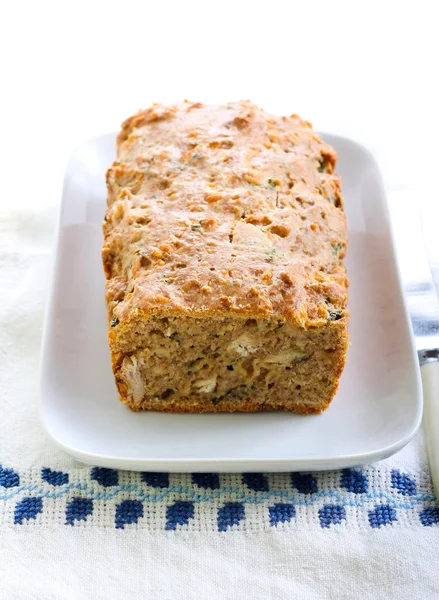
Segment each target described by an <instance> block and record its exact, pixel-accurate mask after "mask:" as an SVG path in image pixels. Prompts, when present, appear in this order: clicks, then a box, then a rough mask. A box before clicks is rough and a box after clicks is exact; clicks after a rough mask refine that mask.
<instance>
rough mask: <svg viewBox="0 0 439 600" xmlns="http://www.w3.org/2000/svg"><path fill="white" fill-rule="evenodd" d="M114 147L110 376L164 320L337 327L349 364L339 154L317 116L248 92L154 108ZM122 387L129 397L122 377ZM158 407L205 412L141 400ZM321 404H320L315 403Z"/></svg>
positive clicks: (108, 248) (109, 226)
mask: <svg viewBox="0 0 439 600" xmlns="http://www.w3.org/2000/svg"><path fill="white" fill-rule="evenodd" d="M117 145H118V160H117V161H116V162H115V163H114V164H113V166H112V167H110V169H109V170H108V173H107V184H108V209H107V213H106V217H105V223H104V245H103V250H102V255H103V263H104V269H105V274H106V277H107V293H106V299H107V309H108V320H109V340H110V346H111V350H112V353H113V369H114V371H115V374H116V376H117V371H118V369H119V368H120V365H121V363H122V360H123V356H124V355H125V354H126V353H130V352H135V351H137V349H139V348H141V347H142V345H143V344H144V343H145V341H144V339H141V336H139V332H137V334H136V329H139V325H140V324H142V323H146V322H148V320H150V319H151V318H156V317H158V318H165V317H167V316H170V317H179V316H180V317H182V318H191V317H196V318H197V319H199V318H206V319H215V318H218V317H221V318H224V317H226V318H227V317H230V318H235V319H238V320H241V319H249V318H252V319H264V320H273V319H278V320H280V321H282V322H285V323H290V324H293V325H298V326H299V327H301V328H304V329H305V330H308V329H317V330H320V329H321V330H323V329H325V328H328V327H329V328H331V327H334V326H335V325H337V327H338V328H339V331H340V350H341V353H340V358H339V359H338V358H337V361H338V362H337V361H335V362H334V365H333V367H334V366H336V365H338V367H337V368H336V369H335V370H336V372H341V370H342V368H343V364H344V360H345V349H344V350H343V348H345V346H346V343H347V331H346V327H347V319H348V315H347V311H346V302H347V285H348V282H347V278H346V273H345V268H344V265H343V258H344V255H345V249H346V245H347V238H346V222H345V215H344V211H343V199H342V196H341V193H340V179H339V177H338V176H337V175H336V174H335V173H334V167H335V163H336V154H335V151H334V150H333V148H331V147H330V146H328V145H327V144H325V143H324V142H322V141H321V140H320V138H319V137H318V136H317V135H316V134H315V133H314V132H313V131H312V129H311V125H310V124H309V123H307V122H306V121H302V120H301V119H300V118H299V117H298V116H297V115H292V116H291V117H274V116H272V115H268V114H266V113H264V112H263V111H262V110H260V109H259V108H257V107H256V106H254V105H253V104H251V103H250V102H247V101H244V102H238V103H229V104H228V105H226V106H222V107H210V106H204V105H202V104H200V103H190V102H185V103H183V104H180V105H175V106H169V107H166V106H162V105H153V106H152V107H151V108H149V109H147V110H145V111H141V112H139V113H138V114H137V115H134V116H133V117H131V118H130V119H127V121H125V123H124V124H123V126H122V131H121V133H120V134H119V136H118V139H117ZM335 321H337V323H335ZM338 376H339V375H337V374H336V381H335V382H334V385H333V386H332V388H331V389H332V390H333V391H332V392H331V393H332V395H333V393H335V389H336V385H337V382H338ZM124 386H125V387H124ZM119 391H120V394H121V397H125V401H127V395H129V392H128V391H127V389H126V382H125V383H124V382H121V383H120V384H119ZM330 396H331V394H330V393H328V398H329V397H330ZM331 397H332V396H331ZM282 402H283V407H284V408H285V401H282ZM328 402H329V400H328ZM128 403H129V404H130V405H132V404H133V403H132V402H131V401H130V400H129V399H128ZM156 404H158V405H159V406H160V410H172V411H176V410H184V411H186V410H193V411H196V412H200V411H203V410H209V408H208V406H207V408H206V407H204V404H203V401H200V402H199V403H198V404H197V403H196V402H195V401H194V404H193V407H194V408H193V409H191V408H190V406H189V404H188V403H187V402H186V404H185V405H179V404H178V402H177V400H176V399H175V401H174V402H171V400H168V401H167V403H166V406H162V405H163V402H162V401H161V404H160V399H155V400H154V398H150V399H149V400H148V399H147V398H145V399H144V401H143V403H142V408H145V409H157V406H156ZM326 405H327V399H322V406H321V407H320V408H319V409H318V410H322V409H323V408H325V407H326ZM227 406H228V404H227V401H223V402H222V403H221V407H218V408H217V407H215V406H214V407H211V408H210V410H212V411H215V410H264V408H263V406H268V407H269V408H267V410H268V409H269V410H273V409H275V403H273V402H271V403H270V402H266V403H265V404H261V403H259V404H257V403H254V404H252V401H251V400H244V399H242V402H241V403H240V408H237V407H236V404H234V405H233V406H235V407H234V408H233V406H232V405H231V406H230V407H229V408H226V407H227ZM136 407H137V408H138V403H134V405H132V408H136ZM153 407H154V408H153ZM279 408H281V407H279ZM287 409H288V408H287ZM294 410H296V411H299V410H300V407H299V408H297V406H296V408H295V409H294ZM310 410H311V409H309V408H308V409H307V408H306V407H305V408H303V410H301V412H306V411H310ZM312 410H314V409H312Z"/></svg>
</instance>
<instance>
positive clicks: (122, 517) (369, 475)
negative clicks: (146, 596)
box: [0, 464, 439, 533]
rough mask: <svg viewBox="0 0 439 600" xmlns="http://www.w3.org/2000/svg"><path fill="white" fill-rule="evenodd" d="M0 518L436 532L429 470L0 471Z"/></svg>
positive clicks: (173, 527)
mask: <svg viewBox="0 0 439 600" xmlns="http://www.w3.org/2000/svg"><path fill="white" fill-rule="evenodd" d="M0 517H1V520H2V521H3V523H8V524H10V525H13V526H15V527H20V528H23V527H38V526H48V525H50V526H66V527H114V528H115V529H120V530H126V529H129V528H133V527H134V528H146V529H150V530H168V531H176V532H178V531H183V530H189V531H201V530H209V531H217V532H220V533H227V532H229V531H232V530H236V529H237V530H242V531H246V530H259V529H264V528H275V529H276V528H283V529H285V528H291V529H295V528H298V527H299V528H300V527H317V528H319V529H322V530H328V529H334V528H343V529H355V528H358V527H366V528H371V529H380V528H385V527H390V528H394V527H407V526H410V527H434V526H439V506H438V504H437V502H436V499H435V497H434V495H433V492H432V488H431V481H430V478H429V476H428V473H424V475H422V474H421V475H420V474H419V473H418V474H414V473H410V472H404V471H401V470H399V469H389V470H387V469H382V468H374V467H368V468H364V469H344V470H342V471H336V472H334V471H333V472H323V473H271V474H268V473H243V474H218V473H193V474H169V473H153V472H151V473H146V472H143V473H136V472H126V471H115V470H113V469H107V468H102V467H93V468H82V469H79V470H78V469H75V470H73V471H72V472H68V471H59V470H54V469H51V468H50V467H47V466H45V467H42V468H41V469H39V470H38V469H36V470H31V471H20V470H18V469H14V467H13V466H10V465H6V464H4V465H2V466H0Z"/></svg>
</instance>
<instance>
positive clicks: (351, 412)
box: [40, 135, 422, 472]
mask: <svg viewBox="0 0 439 600" xmlns="http://www.w3.org/2000/svg"><path fill="white" fill-rule="evenodd" d="M324 137H325V139H326V140H327V141H328V142H329V143H330V144H332V145H333V146H334V147H335V148H336V150H337V152H338V155H339V162H338V172H339V174H340V175H341V177H342V182H343V193H344V197H345V201H346V214H347V220H348V232H349V248H348V256H347V268H348V275H349V278H350V294H349V308H350V313H351V322H350V339H351V346H350V349H349V356H348V361H347V365H346V369H345V371H344V373H343V376H342V379H341V384H340V389H339V392H338V393H337V396H336V397H335V399H334V400H333V403H332V404H331V406H330V408H329V409H328V410H327V411H326V412H325V413H323V414H322V415H316V416H298V415H293V414H284V413H259V414H204V415H193V414H174V415H173V414H162V413H153V412H145V413H133V412H131V411H130V410H129V409H128V408H126V407H125V406H124V405H123V404H121V403H120V402H119V400H118V397H117V393H116V388H115V384H114V381H113V374H112V372H111V366H110V353H109V349H108V344H107V331H106V316H105V306H104V275H103V270H102V265H101V243H102V232H101V224H102V219H103V215H104V207H105V203H106V188H105V170H106V168H107V167H108V166H109V165H110V164H111V162H112V160H113V159H114V146H115V136H114V135H105V136H102V137H98V138H95V139H93V140H91V141H89V142H87V143H85V144H84V145H83V146H81V147H80V148H78V149H77V150H76V152H75V153H74V154H73V156H72V158H71V161H70V163H69V165H68V168H67V172H66V176H65V185H64V192H63V198H62V206H61V213H60V223H59V230H58V244H57V255H56V261H55V271H54V278H53V284H52V292H51V297H50V302H49V306H48V311H47V318H46V325H45V334H44V341H43V354H42V367H41V405H40V409H41V418H42V422H43V424H44V427H45V428H46V430H47V432H48V433H49V435H50V436H51V437H52V438H53V440H54V441H55V442H56V443H57V444H58V445H59V446H61V447H62V448H63V449H64V450H65V451H66V452H68V453H69V454H71V455H73V456H74V457H75V458H77V459H78V460H81V461H83V462H87V463H92V464H95V465H100V466H106V467H113V468H121V469H131V470H145V471H148V470H149V471H154V470H156V471H217V472H219V471H223V472H224V471H289V470H296V471H299V470H318V469H335V468H341V467H348V466H353V465H359V464H364V463H368V462H372V461H375V460H378V459H381V458H385V457H386V456H389V455H390V454H392V453H393V452H396V451H397V450H398V449H400V448H402V447H403V446H404V445H405V444H406V443H407V442H408V441H409V440H410V438H411V437H412V436H413V434H414V433H415V431H416V429H417V428H418V426H419V423H420V419H421V412H422V396H421V385H420V376H419V369H418V365H417V359H416V353H415V350H414V345H413V340H412V336H411V329H410V326H409V322H408V318H407V313H406V311H405V307H404V302H403V297H402V290H401V284H400V281H399V276H398V270H397V266H396V261H395V253H394V249H393V243H392V237H391V230H390V225H389V216H388V211H387V205H386V199H385V195H384V191H383V186H382V181H381V175H380V172H379V170H378V167H377V165H376V163H375V161H374V159H373V158H372V156H371V155H370V154H369V153H368V151H366V150H365V149H364V148H363V147H361V146H360V145H358V144H357V143H355V142H353V141H350V140H348V139H346V138H341V137H337V136H333V135H325V136H324Z"/></svg>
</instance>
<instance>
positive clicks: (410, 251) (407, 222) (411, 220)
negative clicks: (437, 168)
mask: <svg viewBox="0 0 439 600" xmlns="http://www.w3.org/2000/svg"><path fill="white" fill-rule="evenodd" d="M388 199H389V209H390V214H391V221H392V229H393V235H394V240H395V245H396V250H397V256H398V264H399V269H400V273H401V276H402V283H403V288H404V296H405V300H406V305H407V308H408V311H409V314H410V319H411V322H412V328H413V333H414V336H415V343H416V350H417V351H418V357H419V364H420V367H421V375H422V387H423V395H424V415H423V425H424V432H425V438H426V443H427V454H428V461H429V465H430V473H431V478H432V481H433V489H434V492H435V495H436V498H437V499H438V500H439V300H438V296H437V292H436V288H435V285H434V281H433V277H432V273H431V270H430V265H429V261H428V258H427V251H426V245H425V241H424V236H423V228H422V220H421V214H422V213H421V204H420V202H419V199H418V198H417V197H416V195H415V194H414V193H413V192H409V191H405V190H404V191H395V192H390V193H389V195H388ZM435 225H436V226H439V222H438V221H436V223H435ZM427 227H430V223H429V224H428V225H427ZM436 235H437V234H436ZM437 237H438V245H439V236H437Z"/></svg>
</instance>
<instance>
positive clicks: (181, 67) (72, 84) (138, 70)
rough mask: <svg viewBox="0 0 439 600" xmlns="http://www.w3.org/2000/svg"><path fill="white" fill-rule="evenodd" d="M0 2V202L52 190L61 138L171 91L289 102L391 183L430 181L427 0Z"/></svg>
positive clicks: (40, 196) (432, 140)
mask: <svg viewBox="0 0 439 600" xmlns="http://www.w3.org/2000/svg"><path fill="white" fill-rule="evenodd" d="M0 6H1V15H0V20H1V24H2V32H1V36H0V61H1V62H0V64H1V83H2V91H1V92H0V132H1V144H0V165H1V166H0V171H1V193H0V204H1V205H5V206H10V205H16V206H17V207H18V206H19V205H20V206H21V205H24V204H26V203H31V204H36V203H43V204H54V203H56V202H58V200H59V196H60V188H61V184H62V176H63V171H64V168H65V164H66V161H67V159H68V155H69V153H70V151H71V150H72V148H73V147H75V146H76V145H78V144H79V143H81V142H82V141H83V140H84V139H87V138H89V137H91V136H93V135H95V134H96V133H102V132H104V131H109V130H116V129H117V128H118V127H119V125H120V123H121V121H122V120H124V119H125V118H126V117H128V116H129V115H130V114H132V113H133V112H135V111H137V110H138V109H140V108H145V107H147V106H148V105H149V104H150V103H151V102H153V101H156V102H165V103H168V102H169V103H170V102H175V101H180V100H182V99H184V98H189V99H190V100H201V101H204V102H212V103H217V102H226V101H228V100H236V99H242V98H248V99H250V100H252V101H253V102H255V103H257V104H259V105H260V106H261V107H262V108H264V109H266V110H268V111H271V112H275V113H279V114H281V113H284V114H290V113H293V112H296V113H299V114H300V115H301V116H302V117H303V118H305V119H307V120H310V121H312V122H313V123H314V126H315V127H316V128H317V129H319V130H327V131H329V130H330V131H332V132H335V133H340V134H344V135H348V136H351V137H354V138H356V139H357V140H360V141H362V142H363V143H366V144H367V145H368V146H369V147H370V148H371V149H372V150H373V151H374V152H375V153H376V154H377V157H378V159H379V160H380V162H381V166H382V168H383V170H384V172H385V176H386V179H387V181H388V182H390V183H391V185H394V184H395V185H397V184H398V185H400V184H405V185H410V186H411V185H414V184H416V185H417V186H418V187H419V186H421V187H422V186H423V185H424V184H425V182H426V181H427V180H428V181H430V182H432V184H433V185H435V180H436V179H437V176H436V173H437V169H438V159H437V143H438V142H437V139H438V133H439V120H438V110H439V96H438V94H437V92H436V89H435V88H436V87H437V79H438V72H439V67H438V64H439V44H438V37H439V36H438V32H437V22H438V21H437V18H436V15H435V14H434V9H435V8H436V9H438V4H437V2H434V1H430V2H428V1H417V2H401V1H400V2H393V1H392V2H390V1H388V2H386V1H384V0H381V2H373V1H368V2H356V1H351V2H337V1H325V2H307V1H305V0H303V1H302V2H288V1H285V2H281V1H277V0H270V1H268V0H267V1H265V2H259V1H254V2H239V1H238V0H235V1H232V2H230V1H228V0H223V1H222V2H209V1H205V2H191V1H189V0H186V1H180V2H169V1H165V0H162V1H160V0H156V1H154V2H147V1H146V2H133V1H126V0H125V1H119V2H112V1H107V2H93V1H90V0H89V1H88V2H83V1H75V2H65V1H58V2H52V3H51V2H44V1H41V2H2V3H1V5H0ZM424 187H425V189H427V190H429V193H433V194H434V193H435V190H434V188H432V186H431V184H430V183H429V184H428V186H427V185H424Z"/></svg>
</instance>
